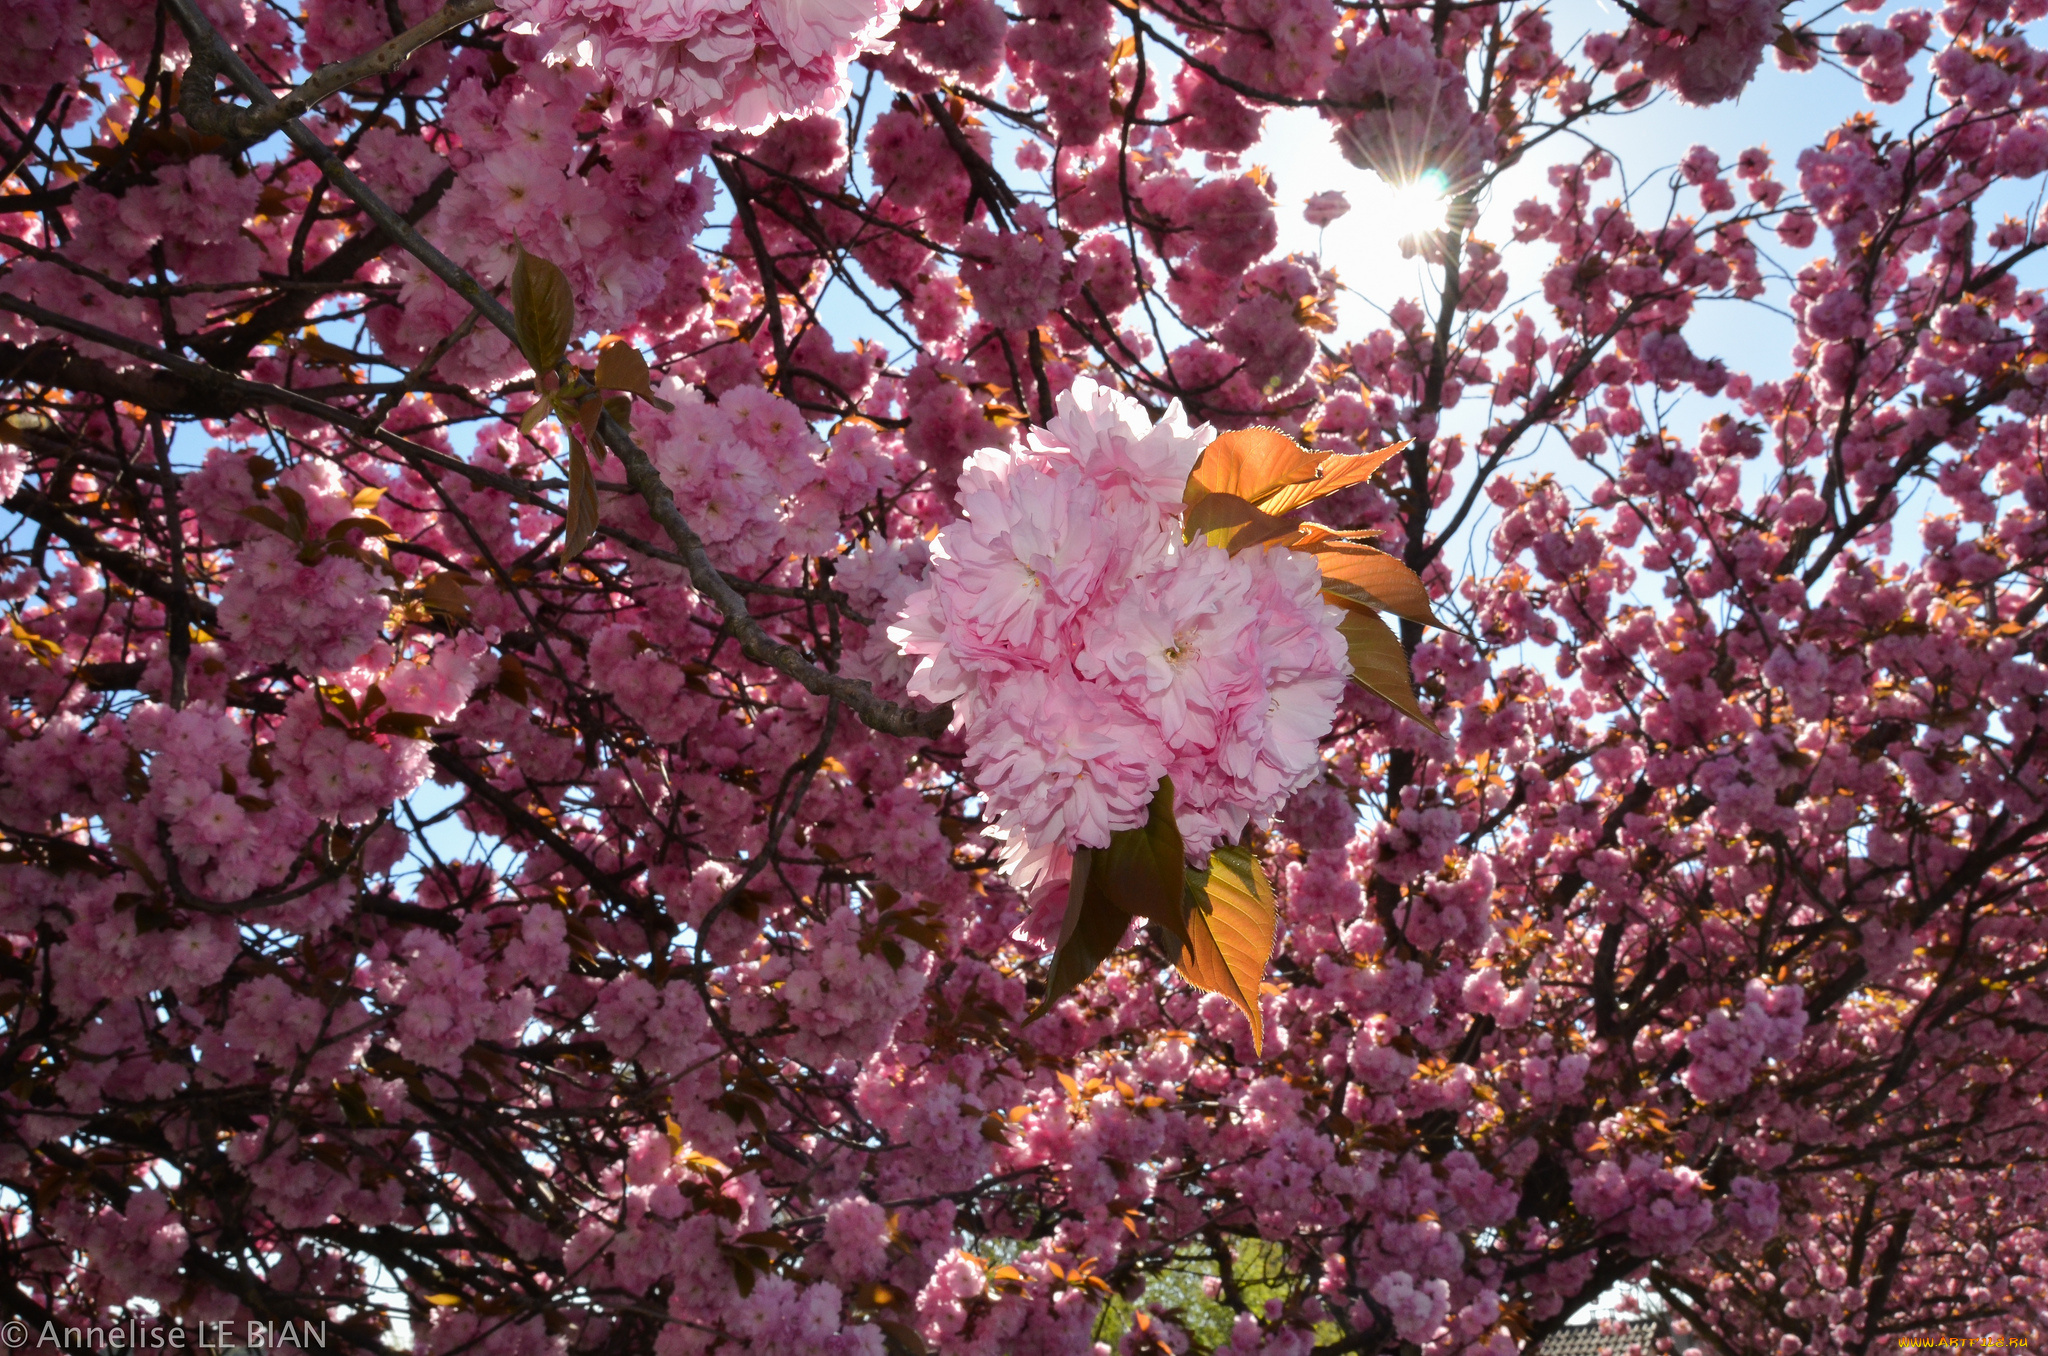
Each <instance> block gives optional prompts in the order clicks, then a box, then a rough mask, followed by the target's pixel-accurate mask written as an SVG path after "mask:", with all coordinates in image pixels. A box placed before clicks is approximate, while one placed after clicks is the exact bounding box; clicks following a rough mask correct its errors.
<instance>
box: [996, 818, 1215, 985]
mask: <svg viewBox="0 0 2048 1356" xmlns="http://www.w3.org/2000/svg"><path fill="white" fill-rule="evenodd" d="M1187 870H1188V864H1187V848H1186V846H1185V844H1183V843H1182V841H1181V836H1180V826H1179V825H1178V824H1177V823H1176V822H1175V821H1174V815H1173V778H1171V777H1161V778H1160V779H1159V789H1158V790H1157V791H1156V792H1154V793H1153V796H1152V804H1151V805H1150V806H1149V807H1148V808H1147V810H1146V814H1145V823H1144V824H1143V825H1141V826H1140V827H1138V828H1135V829H1120V830H1118V831H1117V832H1116V833H1113V834H1111V835H1110V837H1109V846H1108V847H1106V848H1085V847H1084V848H1076V849H1075V850H1074V870H1073V874H1072V875H1071V876H1069V877H1068V879H1067V909H1066V912H1065V913H1064V914H1063V915H1062V916H1061V918H1060V935H1059V941H1058V942H1057V943H1056V944H1055V946H1054V949H1053V957H1052V973H1051V974H1050V975H1048V976H1047V978H1046V987H1045V997H1044V998H1042V999H1040V1000H1039V1003H1038V1006H1037V1007H1036V1008H1033V1009H1032V1011H1031V1015H1030V1016H1029V1017H1027V1018H1026V1019H1025V1021H1026V1023H1027V1024H1028V1023H1030V1022H1035V1021H1037V1020H1038V1019H1039V1018H1040V1017H1042V1016H1044V1015H1045V1014H1046V1012H1048V1011H1049V1010H1050V1009H1051V1008H1052V1005H1053V1004H1055V1003H1057V1002H1059V1001H1060V1000H1061V999H1062V998H1065V997H1066V996H1067V995H1068V994H1070V993H1072V992H1073V991H1074V990H1075V989H1077V988H1079V987H1080V986H1081V985H1082V984H1083V983H1085V982H1086V981H1087V979H1088V977H1089V976H1090V975H1092V974H1094V973H1095V971H1096V968H1097V967H1099V966H1100V965H1101V964H1102V962H1104V961H1105V960H1108V959H1109V957H1110V956H1111V954H1113V953H1114V952H1115V951H1116V947H1117V943H1119V942H1121V941H1122V940H1123V937H1124V929H1126V928H1127V927H1129V926H1130V922H1131V919H1132V918H1133V917H1139V918H1149V919H1151V920H1152V921H1153V922H1155V923H1157V924H1159V926H1160V927H1161V928H1162V929H1163V930H1164V931H1165V932H1166V933H1167V934H1168V935H1169V936H1171V937H1172V938H1174V939H1175V941H1176V942H1185V940H1186V937H1187V901H1186V888H1185V886H1186V880H1187Z"/></svg>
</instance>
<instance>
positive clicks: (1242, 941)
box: [1174, 847, 1279, 1052]
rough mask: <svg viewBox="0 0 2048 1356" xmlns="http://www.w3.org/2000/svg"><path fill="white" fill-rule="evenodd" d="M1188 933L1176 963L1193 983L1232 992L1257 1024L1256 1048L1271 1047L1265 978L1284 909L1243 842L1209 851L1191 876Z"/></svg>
mask: <svg viewBox="0 0 2048 1356" xmlns="http://www.w3.org/2000/svg"><path fill="white" fill-rule="evenodd" d="M1187 903H1188V937H1187V941H1186V942H1185V943H1184V944H1183V945H1182V946H1181V948H1180V954H1179V955H1177V956H1175V957H1174V965H1175V967H1176V968H1177V969H1178V970H1179V971H1180V973H1181V975H1182V977H1183V978H1185V979H1186V980H1187V982H1188V983H1190V984H1192V985H1194V986H1195V987H1196V988H1198V989H1207V990H1208V991H1209V992H1210V993H1220V994H1222V995H1223V996H1224V997H1225V998H1228V999H1229V1000H1230V1002H1231V1004H1232V1005H1233V1006H1234V1007H1236V1008H1237V1010H1238V1011H1239V1012H1242V1013H1243V1014H1244V1015H1245V1020H1246V1021H1248V1022H1250V1023H1251V1024H1252V1049H1253V1050H1255V1051H1261V1052H1263V1050H1264V1049H1265V1024H1264V1022H1263V1021H1262V1020H1261V1018H1260V1016H1259V978H1260V976H1262V975H1264V974H1265V972H1266V962H1267V961H1269V960H1271V959H1272V957H1273V934H1274V929H1275V927H1276V926H1277V925H1278V921H1279V915H1278V912H1277V911H1276V910H1275V909H1274V907H1273V884H1272V882H1271V881H1269V880H1267V879H1266V873H1265V870H1264V869H1263V868H1262V867H1261V866H1260V865H1259V861H1258V858H1256V857H1254V856H1252V854H1251V853H1250V852H1248V851H1246V850H1245V849H1243V848H1240V847H1220V848H1217V849H1216V850H1215V851H1214V852H1212V853H1211V854H1209V869H1208V870H1207V871H1204V872H1201V873H1199V874H1197V873H1194V872H1190V873H1189V875H1188V880H1187Z"/></svg>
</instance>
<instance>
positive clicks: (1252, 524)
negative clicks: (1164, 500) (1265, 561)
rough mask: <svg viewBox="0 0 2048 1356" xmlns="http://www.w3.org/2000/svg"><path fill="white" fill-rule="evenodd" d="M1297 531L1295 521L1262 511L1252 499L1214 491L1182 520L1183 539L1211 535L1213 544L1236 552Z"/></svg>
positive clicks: (1206, 495)
mask: <svg viewBox="0 0 2048 1356" xmlns="http://www.w3.org/2000/svg"><path fill="white" fill-rule="evenodd" d="M1295 531H1296V528H1295V525H1294V524H1293V523H1290V522H1288V521H1287V520H1286V519H1285V518H1275V517H1274V516H1273V515H1272V514H1270V513H1266V512H1263V511H1261V510H1260V509H1259V508H1258V507H1257V506H1255V505H1254V504H1252V503H1251V502H1250V501H1249V500H1246V499H1243V498H1241V497H1239V496H1238V495H1234V494H1228V493H1214V494H1205V495H1203V496H1202V498H1201V500H1200V501H1199V502H1197V503H1195V504H1192V505H1190V506H1189V507H1188V511H1187V514H1186V516H1185V517H1184V518H1183V520H1182V526H1181V538H1182V540H1183V541H1193V540H1194V539H1195V538H1196V537H1197V536H1200V535H1203V534H1207V536H1208V538H1209V541H1210V543H1211V544H1212V545H1216V546H1221V547H1224V548H1226V549H1227V550H1229V552H1230V553H1231V554H1232V555H1236V554H1237V553H1238V552H1239V551H1242V550H1244V549H1245V548H1246V547H1247V546H1257V545H1258V544H1259V543H1261V542H1268V541H1272V540H1274V539H1275V538H1276V537H1287V536H1292V535H1293V534H1294V532H1295Z"/></svg>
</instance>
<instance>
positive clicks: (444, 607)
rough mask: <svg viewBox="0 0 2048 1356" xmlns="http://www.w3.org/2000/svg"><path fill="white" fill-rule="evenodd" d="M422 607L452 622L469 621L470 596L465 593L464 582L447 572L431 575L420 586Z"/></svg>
mask: <svg viewBox="0 0 2048 1356" xmlns="http://www.w3.org/2000/svg"><path fill="white" fill-rule="evenodd" d="M420 606H422V607H424V608H426V609H427V611H429V612H431V613H433V614H434V615H435V616H437V617H441V618H443V619H445V620H447V621H450V622H455V623H458V624H459V623H462V622H466V621H468V620H469V595H468V594H467V593H465V592H464V591H463V588H462V581H461V580H459V579H457V578H456V577H455V576H454V575H452V574H450V573H448V571H446V570H441V571H439V572H437V573H435V574H432V575H429V576H428V577H427V581H426V582H425V583H424V584H422V585H420Z"/></svg>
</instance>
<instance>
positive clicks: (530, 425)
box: [519, 391, 555, 435]
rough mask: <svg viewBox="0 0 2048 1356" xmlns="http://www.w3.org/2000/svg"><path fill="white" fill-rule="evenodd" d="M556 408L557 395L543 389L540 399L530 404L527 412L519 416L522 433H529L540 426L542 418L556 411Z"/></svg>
mask: <svg viewBox="0 0 2048 1356" xmlns="http://www.w3.org/2000/svg"><path fill="white" fill-rule="evenodd" d="M554 410H555V397H554V396H553V395H552V394H551V393H549V392H547V391H542V392H541V393H540V399H538V400H536V401H534V402H533V403H532V404H531V405H528V406H527V407H526V413H525V414H522V415H520V416H519V432H520V433H521V435H525V434H529V433H531V432H533V431H534V430H535V429H537V428H539V427H540V422H541V420H543V419H545V418H547V417H548V416H549V415H550V414H552V413H554Z"/></svg>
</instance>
